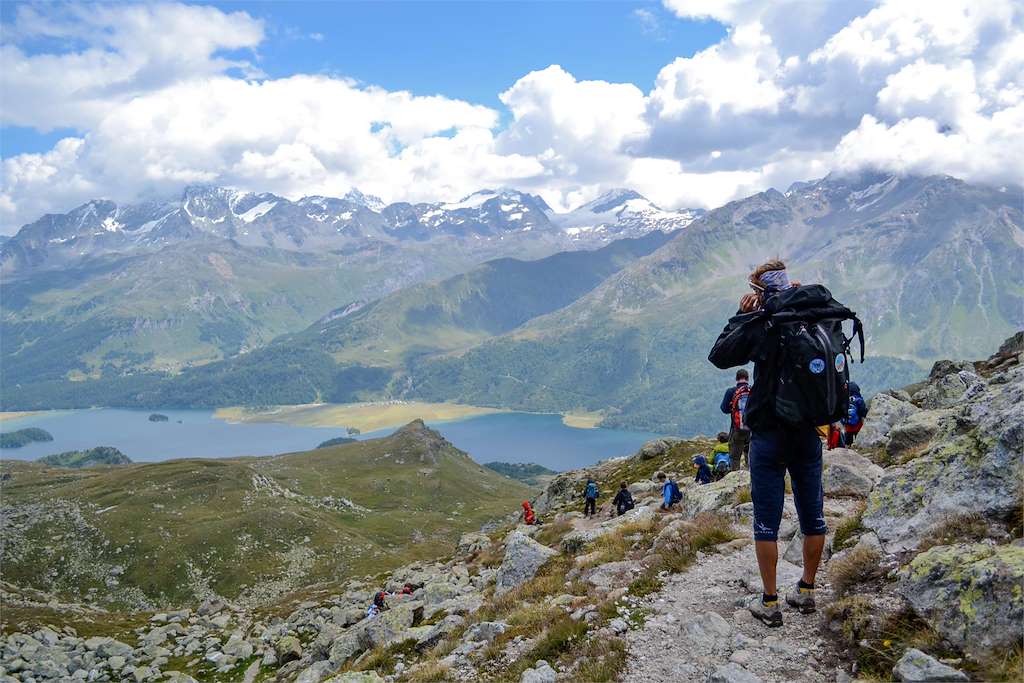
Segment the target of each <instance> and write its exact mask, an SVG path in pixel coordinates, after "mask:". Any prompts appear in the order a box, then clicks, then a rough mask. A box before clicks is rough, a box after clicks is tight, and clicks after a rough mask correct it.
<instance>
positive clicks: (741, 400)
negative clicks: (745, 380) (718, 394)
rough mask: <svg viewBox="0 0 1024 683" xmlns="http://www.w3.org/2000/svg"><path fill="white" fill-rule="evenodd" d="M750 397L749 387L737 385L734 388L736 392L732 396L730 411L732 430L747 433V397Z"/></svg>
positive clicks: (748, 428) (747, 385)
mask: <svg viewBox="0 0 1024 683" xmlns="http://www.w3.org/2000/svg"><path fill="white" fill-rule="evenodd" d="M748 396H750V385H749V384H739V385H737V386H736V391H734V392H733V394H732V404H731V406H730V410H731V411H732V428H733V429H734V430H735V429H738V430H739V431H741V432H749V431H750V427H748V426H747V418H746V412H747V397H748Z"/></svg>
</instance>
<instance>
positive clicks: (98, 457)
mask: <svg viewBox="0 0 1024 683" xmlns="http://www.w3.org/2000/svg"><path fill="white" fill-rule="evenodd" d="M36 462H39V463H42V464H44V465H50V466H52V467H73V468H75V469H77V468H79V467H93V466H95V465H131V464H132V460H131V458H129V457H128V456H127V455H125V454H124V453H122V452H121V451H119V450H117V449H116V448H114V447H113V446H97V447H96V448H89V449H86V450H84V451H66V452H64V453H55V454H54V455H47V456H45V457H42V458H39V460H37V461H36Z"/></svg>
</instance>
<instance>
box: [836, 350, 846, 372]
mask: <svg viewBox="0 0 1024 683" xmlns="http://www.w3.org/2000/svg"><path fill="white" fill-rule="evenodd" d="M845 367H846V354H845V353H840V354H837V355H836V372H842V371H843V368H845Z"/></svg>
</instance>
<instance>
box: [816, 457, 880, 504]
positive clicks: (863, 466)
mask: <svg viewBox="0 0 1024 683" xmlns="http://www.w3.org/2000/svg"><path fill="white" fill-rule="evenodd" d="M884 473H885V470H883V469H882V468H881V467H879V466H878V465H876V464H874V463H873V462H871V461H870V460H868V459H867V458H865V457H864V456H863V455H861V454H860V453H857V452H856V451H852V450H849V449H846V448H836V449H833V450H831V451H827V452H826V453H825V471H824V474H823V476H822V485H823V487H824V490H825V493H826V494H828V495H832V496H857V497H861V498H864V497H866V496H867V495H868V494H869V493H871V489H872V488H874V486H875V482H877V481H878V480H879V479H881V478H882V475H883V474H884Z"/></svg>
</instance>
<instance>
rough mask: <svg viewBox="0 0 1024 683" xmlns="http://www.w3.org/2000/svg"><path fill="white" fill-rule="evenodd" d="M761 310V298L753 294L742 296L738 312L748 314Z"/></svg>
mask: <svg viewBox="0 0 1024 683" xmlns="http://www.w3.org/2000/svg"><path fill="white" fill-rule="evenodd" d="M759 308H761V297H760V296H759V295H757V294H755V293H754V292H750V293H748V294H744V295H743V297H742V298H741V299H740V311H742V312H743V313H750V312H751V311H756V310H757V309H759Z"/></svg>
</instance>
